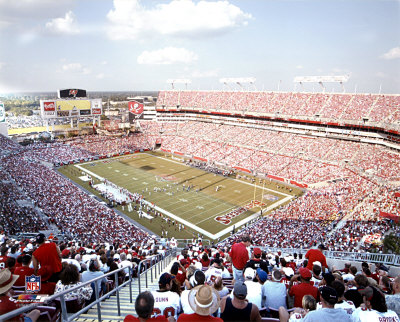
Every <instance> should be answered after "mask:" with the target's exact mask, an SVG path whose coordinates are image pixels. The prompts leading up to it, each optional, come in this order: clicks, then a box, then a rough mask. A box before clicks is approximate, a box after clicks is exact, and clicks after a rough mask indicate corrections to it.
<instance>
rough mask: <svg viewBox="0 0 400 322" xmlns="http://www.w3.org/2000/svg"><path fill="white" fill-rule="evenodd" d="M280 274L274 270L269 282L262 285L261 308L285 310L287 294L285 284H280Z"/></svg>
mask: <svg viewBox="0 0 400 322" xmlns="http://www.w3.org/2000/svg"><path fill="white" fill-rule="evenodd" d="M281 280H282V273H281V272H280V271H279V270H277V269H274V270H273V271H272V273H271V280H268V281H266V282H265V283H264V285H263V287H262V294H263V303H262V306H263V307H267V308H268V307H272V308H274V309H279V308H280V307H284V308H285V309H286V308H287V292H286V286H285V284H283V283H281Z"/></svg>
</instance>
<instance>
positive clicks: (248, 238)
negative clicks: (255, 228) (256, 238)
mask: <svg viewBox="0 0 400 322" xmlns="http://www.w3.org/2000/svg"><path fill="white" fill-rule="evenodd" d="M242 242H244V243H246V242H251V239H250V235H248V234H245V235H243V236H242Z"/></svg>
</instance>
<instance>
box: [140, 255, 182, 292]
mask: <svg viewBox="0 0 400 322" xmlns="http://www.w3.org/2000/svg"><path fill="white" fill-rule="evenodd" d="M160 257H161V258H162V257H163V255H161V254H157V255H155V256H153V257H152V258H146V259H144V260H142V261H141V262H140V263H139V265H138V287H139V293H140V292H141V291H142V282H141V278H142V277H143V276H144V279H145V284H146V288H148V287H149V286H148V274H149V271H150V280H151V282H152V283H153V281H154V277H156V276H157V269H158V274H159V275H160V274H161V272H162V271H163V270H164V269H165V268H166V267H167V266H168V265H169V263H171V261H172V260H173V259H174V258H175V257H176V250H174V249H173V250H171V253H170V254H169V255H167V256H165V257H164V258H162V259H160ZM148 264H149V265H150V267H148V268H146V267H147V265H148ZM143 267H144V268H145V269H144V270H143V272H142V268H143ZM153 270H154V274H153Z"/></svg>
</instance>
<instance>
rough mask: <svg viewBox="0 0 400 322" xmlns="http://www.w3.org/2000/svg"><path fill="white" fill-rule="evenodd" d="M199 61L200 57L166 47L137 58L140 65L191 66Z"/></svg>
mask: <svg viewBox="0 0 400 322" xmlns="http://www.w3.org/2000/svg"><path fill="white" fill-rule="evenodd" d="M197 59H198V56H197V55H196V54H195V53H193V52H191V51H189V50H187V49H185V48H175V47H166V48H163V49H159V50H154V51H147V50H146V51H144V52H142V53H141V54H140V55H139V57H138V58H137V62H138V64H141V65H144V64H147V65H170V64H177V63H184V64H189V63H191V62H193V61H195V60H197Z"/></svg>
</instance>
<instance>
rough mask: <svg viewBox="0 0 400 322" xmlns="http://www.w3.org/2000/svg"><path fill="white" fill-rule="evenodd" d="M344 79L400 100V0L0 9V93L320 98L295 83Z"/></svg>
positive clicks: (70, 2) (311, 86) (64, 0)
mask: <svg viewBox="0 0 400 322" xmlns="http://www.w3.org/2000/svg"><path fill="white" fill-rule="evenodd" d="M340 75H347V76H349V78H348V81H347V82H346V83H345V84H344V88H345V90H346V92H350V93H354V92H357V93H379V92H381V93H388V94H400V0H225V1H211V0H210V1H196V0H164V1H153V0H56V1H55V0H12V1H10V0H0V93H6V92H12V91H50V92H52V91H54V92H55V91H57V89H63V88H82V89H86V90H88V91H121V90H129V91H146V90H152V91H153V90H166V89H170V88H171V84H169V83H168V82H167V80H170V79H187V80H189V81H190V83H189V84H188V85H187V88H188V89H193V90H222V89H228V88H229V89H240V87H239V85H237V84H235V83H232V84H230V85H229V87H228V86H227V85H224V84H223V83H221V82H220V80H221V78H252V79H255V82H254V83H253V84H246V83H245V82H244V83H243V84H242V85H243V86H244V87H245V88H250V89H252V90H253V89H256V90H266V91H276V90H281V91H293V90H296V91H321V89H322V88H321V86H320V84H318V83H305V84H303V85H300V84H298V83H295V82H294V77H296V76H340ZM325 85H326V91H328V92H333V91H334V92H340V91H342V87H341V85H340V84H334V83H326V84H325ZM185 86H186V85H184V84H179V83H178V82H177V83H176V84H175V88H177V89H184V88H185Z"/></svg>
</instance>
